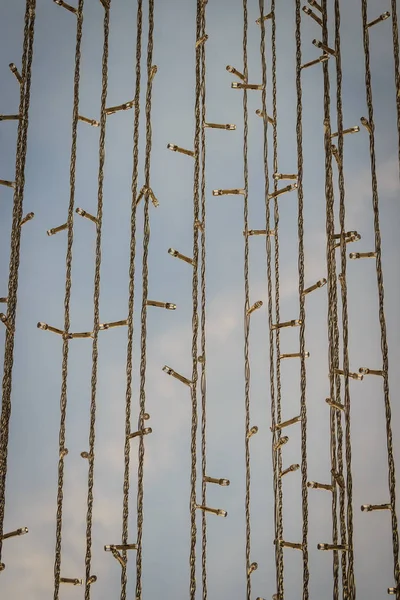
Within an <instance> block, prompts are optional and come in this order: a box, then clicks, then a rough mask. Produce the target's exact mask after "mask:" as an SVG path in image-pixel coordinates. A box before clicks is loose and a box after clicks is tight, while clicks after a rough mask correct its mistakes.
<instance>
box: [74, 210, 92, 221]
mask: <svg viewBox="0 0 400 600" xmlns="http://www.w3.org/2000/svg"><path fill="white" fill-rule="evenodd" d="M75 212H76V213H77V214H78V215H79V216H80V217H85V219H89V221H92V222H93V223H97V217H95V216H94V215H91V214H90V213H88V212H86V210H83V208H77V209H76V211H75Z"/></svg>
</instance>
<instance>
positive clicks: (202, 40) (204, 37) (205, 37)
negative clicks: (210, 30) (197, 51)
mask: <svg viewBox="0 0 400 600" xmlns="http://www.w3.org/2000/svg"><path fill="white" fill-rule="evenodd" d="M207 40H208V35H207V34H206V35H203V37H201V38H199V39H198V40H197V41H196V44H195V48H199V46H201V45H202V44H204V42H206V41H207Z"/></svg>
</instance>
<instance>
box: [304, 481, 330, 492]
mask: <svg viewBox="0 0 400 600" xmlns="http://www.w3.org/2000/svg"><path fill="white" fill-rule="evenodd" d="M307 487H308V488H311V489H313V490H328V491H329V492H333V489H334V488H333V486H332V485H330V484H328V483H317V482H316V481H307Z"/></svg>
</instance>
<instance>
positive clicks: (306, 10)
mask: <svg viewBox="0 0 400 600" xmlns="http://www.w3.org/2000/svg"><path fill="white" fill-rule="evenodd" d="M303 12H305V14H306V15H308V16H309V17H311V18H312V19H314V21H315V22H316V23H318V25H320V26H321V27H322V19H320V18H319V17H318V15H316V14H315V12H313V11H312V10H311V8H309V7H308V6H303Z"/></svg>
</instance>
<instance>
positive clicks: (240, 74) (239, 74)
mask: <svg viewBox="0 0 400 600" xmlns="http://www.w3.org/2000/svg"><path fill="white" fill-rule="evenodd" d="M226 70H227V71H228V72H229V73H232V75H235V76H236V77H238V78H239V79H241V80H242V81H246V77H245V76H244V75H243V73H241V72H240V71H238V70H237V69H235V67H231V66H230V65H228V66H227V67H226Z"/></svg>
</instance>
